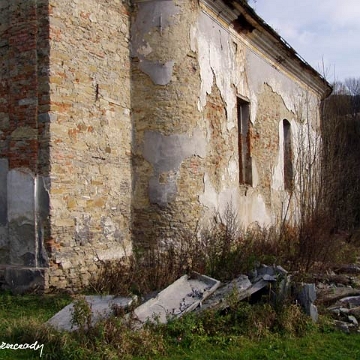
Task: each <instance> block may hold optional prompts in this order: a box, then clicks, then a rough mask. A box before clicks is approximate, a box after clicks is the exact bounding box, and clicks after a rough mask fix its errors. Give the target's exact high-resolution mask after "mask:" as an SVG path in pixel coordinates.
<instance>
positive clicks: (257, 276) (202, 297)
mask: <svg viewBox="0 0 360 360" xmlns="http://www.w3.org/2000/svg"><path fill="white" fill-rule="evenodd" d="M290 278H291V276H290V275H289V274H288V272H287V271H286V270H285V269H284V268H282V267H281V266H266V265H261V266H259V267H258V268H256V269H255V270H254V271H252V272H251V274H249V275H240V276H239V277H237V278H236V279H234V280H233V281H231V282H228V283H224V284H221V283H220V281H218V280H215V279H213V278H211V277H208V276H205V275H201V274H198V273H193V274H191V275H190V276H189V275H184V276H182V277H181V278H179V279H178V280H176V281H175V282H174V283H172V284H171V285H170V286H168V287H167V288H166V289H164V290H162V291H161V292H159V293H158V294H157V295H156V296H154V297H152V298H150V299H148V300H147V301H145V302H143V303H142V304H140V305H139V306H137V307H136V308H135V309H134V310H133V311H132V312H130V313H129V314H128V316H132V319H133V320H134V328H140V327H142V326H143V325H144V324H145V323H146V322H147V321H156V322H160V323H166V322H167V321H168V320H169V319H171V318H175V317H181V316H183V315H184V314H186V313H188V312H190V311H195V312H197V313H199V312H202V311H204V310H207V309H215V310H224V309H226V308H227V307H228V306H229V304H228V301H229V299H231V296H232V295H233V294H234V295H235V296H236V301H243V300H251V301H252V302H256V301H259V300H260V299H261V297H262V296H263V295H268V297H269V299H270V301H282V300H284V299H285V298H287V297H288V296H290V295H293V294H294V286H293V284H291V282H290ZM269 295H270V296H269ZM359 295H360V292H359ZM295 296H296V299H297V301H298V302H299V304H300V305H301V306H302V307H303V309H304V311H305V312H306V313H307V314H308V315H309V316H311V318H312V319H313V321H317V318H318V314H317V308H316V306H315V305H314V301H315V299H316V289H315V285H314V284H303V285H301V286H296V291H295ZM85 300H86V301H87V302H88V304H89V306H90V308H91V311H92V313H93V318H92V321H93V323H95V322H97V321H99V320H103V319H106V318H108V317H110V316H112V315H114V307H115V308H116V307H117V308H119V307H120V308H123V309H126V308H128V307H129V306H130V305H132V306H134V304H135V302H133V300H134V299H131V298H125V297H124V298H123V297H113V296H86V297H85ZM359 301H360V297H359ZM359 305H360V303H359ZM73 308H74V304H70V305H68V306H67V307H65V308H64V309H63V310H61V311H60V312H59V313H57V314H56V315H55V316H54V317H53V318H51V319H50V320H49V321H48V325H50V326H52V327H54V328H56V329H58V330H66V331H73V330H76V326H73V324H72V314H73Z"/></svg>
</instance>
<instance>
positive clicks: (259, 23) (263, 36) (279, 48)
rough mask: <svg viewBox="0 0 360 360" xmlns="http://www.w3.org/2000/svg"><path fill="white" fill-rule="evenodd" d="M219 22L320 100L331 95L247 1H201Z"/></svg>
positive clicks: (317, 77) (322, 79) (328, 87)
mask: <svg viewBox="0 0 360 360" xmlns="http://www.w3.org/2000/svg"><path fill="white" fill-rule="evenodd" d="M200 3H202V4H203V5H205V6H206V7H207V8H208V9H210V11H211V12H212V13H213V14H215V16H216V18H217V20H218V21H221V23H225V24H226V25H227V26H228V27H229V28H230V29H233V30H234V31H236V32H237V33H238V34H239V35H240V36H241V37H242V39H243V40H244V42H245V43H248V45H249V46H250V47H252V48H253V49H255V50H256V51H258V52H260V53H262V54H263V55H264V56H265V57H266V58H268V59H269V61H270V62H271V64H272V65H273V66H274V67H276V68H278V69H279V70H283V71H285V72H287V73H288V74H289V75H290V76H292V77H295V78H296V79H298V80H299V81H301V82H302V83H304V84H305V85H306V86H308V87H310V88H311V89H312V90H313V91H315V92H316V93H318V94H319V95H320V97H321V99H325V98H326V97H328V96H329V95H330V94H331V91H332V87H331V86H330V84H329V83H328V82H327V81H326V79H325V78H324V77H323V76H322V75H321V74H320V73H319V72H317V71H316V70H315V69H314V68H313V67H311V66H310V65H309V64H308V63H307V62H306V61H305V60H304V59H303V58H302V57H301V56H300V55H299V54H298V53H297V52H296V51H295V50H294V49H293V48H292V47H291V46H290V45H289V44H288V43H287V42H286V41H285V40H284V39H283V38H282V37H281V36H280V35H279V34H278V33H277V32H276V31H275V30H274V29H273V28H272V27H270V26H269V25H268V24H267V23H266V22H265V21H264V20H263V19H261V18H260V17H259V16H258V15H257V14H256V12H255V11H254V9H253V8H252V7H250V6H249V5H248V4H247V2H246V1H244V0H200Z"/></svg>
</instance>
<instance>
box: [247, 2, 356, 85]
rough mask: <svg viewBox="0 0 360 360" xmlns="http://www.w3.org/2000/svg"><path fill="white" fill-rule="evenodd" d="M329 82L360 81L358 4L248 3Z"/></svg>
mask: <svg viewBox="0 0 360 360" xmlns="http://www.w3.org/2000/svg"><path fill="white" fill-rule="evenodd" d="M249 5H250V6H252V7H253V8H254V9H255V11H256V12H257V14H258V15H259V16H260V17H262V18H263V19H264V20H265V22H267V23H268V24H269V25H270V26H271V27H272V28H273V29H275V30H276V31H277V32H278V33H279V34H280V35H281V36H282V37H283V38H284V39H285V40H286V41H287V42H288V43H289V44H290V45H291V46H292V47H293V48H294V49H295V50H296V51H297V53H298V54H299V55H301V56H302V57H303V58H304V59H305V60H306V61H307V62H308V63H309V64H310V65H311V66H312V67H313V68H314V69H316V70H317V71H319V72H320V73H321V74H323V75H324V74H325V77H326V79H327V80H328V81H329V82H333V81H334V80H339V81H343V80H345V78H348V77H352V78H360V1H359V0H249Z"/></svg>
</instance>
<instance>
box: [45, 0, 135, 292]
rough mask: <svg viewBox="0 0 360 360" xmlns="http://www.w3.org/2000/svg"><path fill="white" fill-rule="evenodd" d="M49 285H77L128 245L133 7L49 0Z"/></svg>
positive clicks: (110, 1) (93, 1) (118, 3)
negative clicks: (130, 40) (131, 22)
mask: <svg viewBox="0 0 360 360" xmlns="http://www.w3.org/2000/svg"><path fill="white" fill-rule="evenodd" d="M50 48H51V59H50V82H49V83H50V98H51V104H50V112H49V119H50V124H49V129H50V134H51V151H50V163H51V186H50V190H49V193H50V199H51V201H50V207H51V213H50V216H51V217H50V218H51V234H50V237H49V238H48V239H47V242H46V245H47V248H48V251H49V254H50V269H49V273H48V286H50V287H51V286H55V287H61V288H64V287H73V288H77V287H80V286H83V285H86V284H87V283H88V280H89V278H90V277H91V275H92V274H94V273H95V272H96V269H97V267H98V264H99V263H101V261H104V260H108V259H117V258H121V257H122V256H124V255H125V253H126V252H130V251H131V246H130V228H131V225H130V221H131V208H130V206H131V139H132V135H131V118H130V116H131V110H130V63H129V8H128V6H127V4H126V3H124V2H121V1H116V0H104V1H97V0H88V1H64V0H54V1H51V3H50Z"/></svg>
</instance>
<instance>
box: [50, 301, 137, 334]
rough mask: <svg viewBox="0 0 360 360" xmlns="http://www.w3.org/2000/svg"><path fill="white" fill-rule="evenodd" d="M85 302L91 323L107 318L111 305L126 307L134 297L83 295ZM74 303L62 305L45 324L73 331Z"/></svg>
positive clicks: (111, 308) (75, 327) (111, 313)
mask: <svg viewBox="0 0 360 360" xmlns="http://www.w3.org/2000/svg"><path fill="white" fill-rule="evenodd" d="M85 300H86V302H87V303H88V304H89V306H90V308H91V312H92V325H95V324H96V323H97V322H98V321H100V320H103V319H106V318H109V317H110V316H111V315H113V313H114V311H113V307H114V306H116V307H122V308H126V307H127V306H130V305H131V304H132V302H133V300H134V299H132V298H130V297H114V296H112V295H107V296H99V295H89V296H85ZM73 310H74V303H73V302H72V303H71V304H69V305H68V306H66V307H64V308H63V309H62V310H60V311H59V312H58V313H57V314H55V315H54V316H53V317H52V318H51V319H50V320H48V321H47V323H46V324H48V325H49V326H51V327H53V328H55V329H56V330H59V331H63V330H65V331H75V330H77V329H78V326H76V325H73V324H72V317H73Z"/></svg>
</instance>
